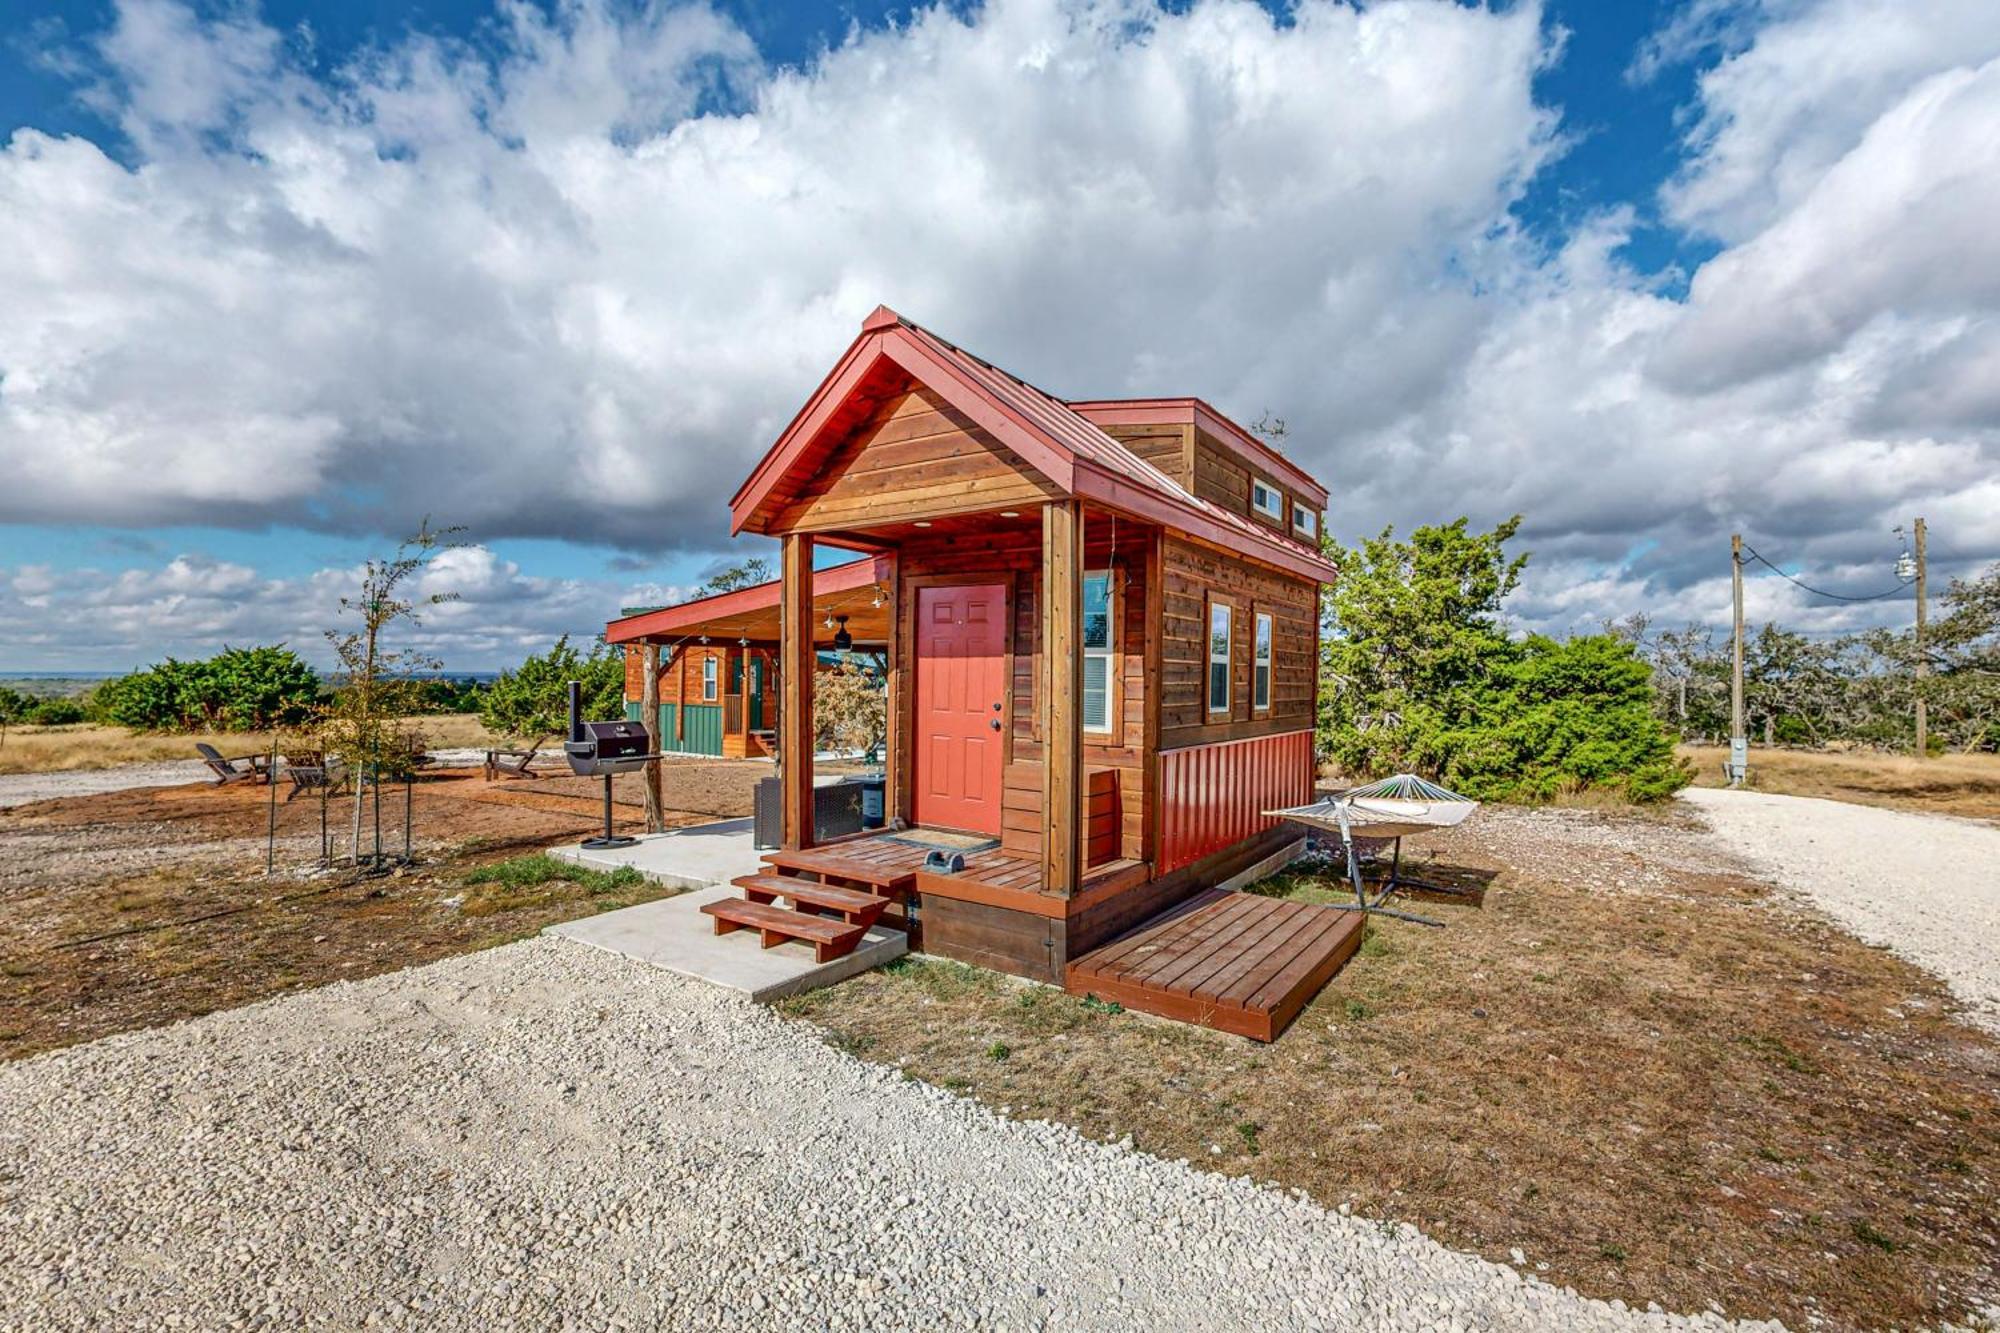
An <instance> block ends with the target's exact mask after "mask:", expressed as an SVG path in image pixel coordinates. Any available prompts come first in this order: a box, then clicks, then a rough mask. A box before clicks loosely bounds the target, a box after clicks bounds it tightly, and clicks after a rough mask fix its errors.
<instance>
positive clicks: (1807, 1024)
mask: <svg viewBox="0 0 2000 1333" xmlns="http://www.w3.org/2000/svg"><path fill="white" fill-rule="evenodd" d="M1425 846H1426V848H1427V850H1428V851H1430V852H1431V853H1432V854H1433V855H1434V857H1435V858H1436V859H1435V860H1434V861H1433V863H1432V864H1430V865H1428V866H1420V867H1419V870H1420V871H1421V872H1423V873H1427V874H1429V875H1430V876H1431V877H1434V878H1439V877H1442V878H1453V879H1457V880H1459V881H1460V882H1463V883H1468V884H1478V883H1480V882H1482V881H1486V880H1490V881H1491V882H1490V884H1489V885H1488V887H1487V888H1486V891H1485V894H1484V901H1483V904H1482V905H1480V906H1478V907H1467V906H1461V905H1456V904H1448V903H1435V904H1434V903H1424V904H1412V905H1413V906H1416V907H1417V910H1420V911H1426V912H1430V913H1432V914H1435V915H1438V916H1441V917H1443V918H1445V919H1446V920H1447V921H1448V922H1449V925H1448V926H1447V927H1446V928H1445V929H1443V930H1432V929H1428V928H1426V927H1423V926H1418V925H1412V924H1407V923H1403V922H1398V921H1392V920H1386V919H1380V918H1378V919H1376V920H1375V921H1373V922H1371V923H1370V928H1369V934H1368V936H1367V938H1366V940H1365V942H1364V944H1363V946H1362V949H1361V952H1360V954H1359V955H1358V956H1357V957H1356V958H1355V959H1354V961H1353V962H1352V963H1350V964H1349V965H1348V967H1347V968H1346V969H1345V970H1344V971H1343V972H1342V973H1341V975H1340V976H1338V977H1337V978H1335V980H1334V982H1333V984H1331V985H1330V986H1328V987H1327V989H1326V990H1325V991H1323V992H1322V993H1321V994H1320V996H1319V998H1318V999H1317V1000H1316V1001H1315V1002H1314V1003H1313V1004H1312V1005H1311V1006H1309V1007H1308V1008H1307V1009H1306V1011H1305V1012H1304V1014H1303V1015H1302V1016H1301V1017H1300V1019H1299V1021H1298V1022H1297V1023H1296V1024H1295V1025H1294V1026H1293V1027H1292V1029H1291V1030H1290V1031H1289V1032H1288V1033H1287V1034H1286V1035H1285V1036H1284V1037H1283V1038H1282V1039H1280V1040H1279V1041H1278V1042H1276V1043H1274V1044H1272V1045H1270V1046H1259V1045H1256V1044H1254V1043H1251V1042H1247V1041H1243V1040H1240V1039H1237V1038H1232V1037H1226V1036H1222V1035H1220V1034H1216V1033H1211V1032H1207V1031H1203V1030H1199V1029H1195V1028H1190V1027H1184V1026H1180V1025H1176V1024H1171V1023H1166V1022H1162V1021H1160V1020H1157V1019H1153V1018H1149V1017H1146V1016H1143V1015H1137V1014H1131V1013H1125V1012H1120V1011H1117V1010H1116V1008H1115V1006H1105V1005H1102V1004H1098V1003H1096V1002H1094V1001H1091V1000H1085V999H1077V998H1074V997H1071V996H1067V995H1064V994H1062V993H1060V992H1057V991H1054V990H1051V989H1049V988H1046V987H1036V986H1030V985H1026V984H1024V983H1016V982H1014V981H1012V980H1010V979H1007V978H1003V977H1000V976H997V975H996V974H993V973H988V972H983V971H980V970H977V969H973V968H967V967H962V966H959V965H957V964H950V963H943V962H934V961H922V960H909V961H906V962H904V963H902V964H901V965H899V966H896V967H892V968H889V969H885V970H883V971H880V972H876V973H871V974H868V975H866V976H863V977H860V978H857V979H856V980H854V981H851V982H848V983H846V984H844V985H842V986H839V987H835V988H833V989H831V990H826V991H819V992H815V993H813V994H810V995H807V996H803V997H800V998H798V999H795V1000H791V1001H788V1002H786V1004H785V1006H784V1007H785V1008H786V1010H787V1011H788V1012H790V1013H792V1014H794V1015H796V1016H800V1017H803V1018H807V1019H810V1020H812V1021H813V1022H815V1023H818V1024H820V1025H822V1026H823V1027H824V1028H825V1030H826V1032H827V1034H828V1038H829V1040H831V1041H833V1042H836V1043H837V1044H839V1045H841V1046H844V1047H845V1048H847V1049H849V1050H851V1051H854V1052H855V1053H857V1054H859V1055H862V1056H863V1057H864V1058H867V1059H871V1060H879V1061H883V1062H888V1063H896V1064H900V1065H902V1066H903V1067H904V1068H905V1069H907V1070H908V1071H909V1072H910V1073H911V1074H913V1075H915V1076H917V1077H920V1078H924V1079H926V1080H929V1081H931V1082H934V1083H938V1084H942V1085H944V1086H947V1087H951V1088H955V1089H958V1090H961V1091H963V1092H965V1093H967V1094H969V1095H973V1096H977V1097H978V1098H980V1099H981V1100H982V1101H985V1102H987V1103H989V1104H991V1105H993V1106H995V1107H998V1108H1004V1109H1005V1110H1006V1111H1007V1112H1008V1113H1010V1114H1013V1115H1016V1116H1022V1117H1031V1118H1042V1117H1046V1118H1050V1119H1056V1120H1061V1121H1064V1122H1067V1123H1070V1124H1073V1125H1076V1126H1077V1127H1079V1128H1080V1129H1083V1130H1085V1131H1087V1132H1089V1133H1092V1134H1096V1135H1100V1136H1105V1137H1110V1138H1119V1137H1123V1136H1125V1135H1130V1136H1131V1137H1132V1138H1133V1139H1134V1140H1135V1141H1136V1143H1137V1144H1138V1145H1139V1146H1140V1147H1141V1148H1144V1149H1146V1150H1148V1151H1151V1152H1154V1153H1158V1154H1161V1155H1164V1156H1167V1157H1185V1158H1188V1159H1190V1160H1193V1161H1196V1162H1199V1163H1204V1164H1206V1165H1208V1166H1210V1167H1212V1168H1214V1169H1217V1170H1222V1171H1228V1172H1236V1173H1243V1174H1247V1175H1252V1176H1255V1177H1257V1178H1259V1179H1268V1180H1275V1181H1279V1182H1281V1183H1283V1184H1285V1185H1287V1186H1297V1187H1301V1188H1304V1189H1306V1190H1307V1191H1309V1192H1310V1193H1311V1194H1312V1195H1313V1196H1314V1197H1315V1198H1317V1199H1318V1200H1319V1201H1320V1202H1322V1203H1324V1204H1326V1205H1328V1206H1337V1205H1343V1204H1346V1205H1351V1206H1352V1207H1353V1208H1354V1209H1356V1210H1357V1211H1359V1212H1362V1213H1364V1214H1367V1215H1370V1216H1379V1217H1390V1218H1395V1219H1398V1220H1406V1221H1410V1222H1413V1223H1416V1224H1417V1225H1419V1226H1421V1227H1423V1228H1424V1229H1425V1230H1426V1231H1427V1232H1428V1233H1430V1234H1431V1235H1433V1236H1436V1237H1437V1238H1439V1239H1440V1240H1443V1241H1445V1242H1447V1243H1450V1244H1453V1245H1457V1246H1461V1247H1464V1248H1468V1249H1473V1250H1477V1251H1479V1252H1480V1253H1482V1254H1484V1255H1486V1256H1487V1257H1489V1258H1493V1259H1496V1260H1500V1261H1503V1262H1507V1261H1510V1260H1511V1255H1510V1251H1512V1250H1515V1249H1518V1250H1520V1251H1521V1252H1522V1255H1523V1260H1524V1263H1523V1266H1524V1267H1525V1268H1527V1269H1528V1270H1530V1271H1534V1272H1537V1273H1539V1274H1540V1275H1542V1276H1544V1277H1546V1278H1548V1279H1550V1280H1551V1281H1554V1282H1557V1283H1561V1284H1567V1285H1573V1286H1575V1287H1577V1288H1579V1289H1580V1290H1583V1291H1586V1292H1589V1293H1590V1294H1593V1295H1598V1296H1604V1297H1622V1298H1623V1299H1625V1300H1626V1301H1628V1302H1635V1303H1637V1304H1639V1305H1640V1306H1643V1305H1644V1304H1645V1303H1646V1302H1647V1301H1649V1300H1657V1301H1659V1302H1660V1303H1662V1304H1663V1305H1665V1306H1667V1307H1668V1308H1669V1309H1676V1310H1701V1309H1703V1308H1705V1307H1706V1306H1707V1305H1708V1303H1709V1302H1711V1301H1713V1302H1715V1303H1717V1304H1719V1305H1721V1306H1723V1307H1724V1308H1725V1309H1727V1310H1728V1312H1729V1313H1731V1314H1735V1315H1744V1316H1765V1317H1770V1316H1776V1317H1780V1318H1783V1319H1785V1320H1787V1321H1789V1322H1791V1323H1792V1324H1793V1325H1794V1326H1796V1327H1807V1326H1809V1325H1810V1324H1811V1322H1812V1321H1813V1320H1815V1319H1817V1320H1820V1321H1823V1322H1824V1324H1826V1325H1829V1326H1834V1327H1851V1328H1866V1327H1882V1326H1909V1325H1912V1324H1918V1323H1934V1322H1936V1321H1938V1320H1940V1319H1943V1318H1964V1317H1965V1316H1966V1315H1967V1314H1968V1312H1969V1311H1970V1310H1972V1309H1973V1308H1974V1306H1975V1303H1976V1302H1978V1301H1980V1300H1992V1299H1995V1295H1996V1293H1995V1291H1994V1286H1993V1284H1994V1277H1993V1274H1994V1271H1995V1261H1996V1258H2000V1238H1996V1235H1995V1228H1996V1222H1995V1218H1996V1215H2000V1208H1996V1198H1995V1190H1994V1179H1995V1173H1996V1170H2000V1161H1996V1135H2000V1098H1996V1087H2000V1078H1996V1075H2000V1053H1996V1046H1995V1044H1994V1043H1993V1042H1992V1041H1990V1040H1988V1039H1987V1038H1985V1037H1984V1036H1982V1035H1980V1034H1978V1033H1975V1032H1973V1031H1972V1030H1970V1029H1968V1028H1965V1027H1963V1026H1961V1025H1959V1024H1957V1023H1955V1022H1953V1021H1952V1019H1951V1018H1950V1016H1949V1010H1950V1007H1951V1002H1950V1000H1949V998H1948V996H1947V995H1946V994H1945V993H1944V991H1943V989H1942V988H1941V987H1940V986H1939V985H1937V984H1936V983H1934V982H1933V981H1931V980H1930V979H1929V978H1928V977H1927V976H1926V975H1924V974H1922V973H1920V972H1918V971H1916V970H1915V969H1913V968H1911V967H1909V966H1907V965H1906V964H1903V963H1901V962H1899V961H1898V960H1896V959H1895V958H1894V957H1892V956H1891V955H1889V954H1887V953H1886V952H1883V951H1880V950H1874V949H1869V948H1867V947H1865V946H1863V945H1861V944H1860V943H1858V942H1857V941H1855V940H1854V939H1852V938H1851V937H1849V936H1848V935H1846V934H1844V933H1843V932H1841V931H1839V930H1837V929H1835V928H1833V927H1831V926H1829V925H1827V924H1824V923H1822V922H1820V921H1818V920H1816V919H1812V918H1808V917H1805V916H1803V915H1800V914H1799V913H1797V912H1795V911H1793V910H1792V909H1790V908H1787V907H1785V906H1784V905H1782V904H1781V903H1780V902H1779V901H1778V900H1776V899H1775V898H1774V897H1772V896H1770V895H1769V894H1768V893H1767V892H1766V890H1765V889H1764V888H1763V887H1762V886H1761V885H1760V884H1758V883H1755V882H1753V881H1750V880H1747V879H1744V878H1742V877H1740V876H1738V875H1737V874H1735V873H1733V871H1732V869H1731V868H1730V867H1728V866H1727V865H1725V864H1722V863H1719V862H1717V861H1716V860H1715V859H1714V856H1713V854H1712V853H1709V852H1707V851H1706V850H1705V849H1704V848H1703V847H1702V846H1701V845H1700V844H1698V843H1697V842H1696V841H1695V840H1694V839H1693V837H1692V836H1691V835H1690V833H1689V832H1688V831H1687V830H1686V829H1685V828H1683V827H1681V826H1679V825H1678V824H1677V817H1675V816H1673V815H1633V814H1608V813H1602V812H1593V811H1578V810H1565V811H1553V810H1543V811H1517V810H1507V809H1489V810H1486V811H1482V812H1481V813H1480V815H1478V816H1477V817H1476V818H1475V819H1474V821H1473V822H1472V823H1471V824H1470V825H1468V826H1467V827H1466V828H1463V829H1460V830H1457V831H1455V832H1453V833H1451V834H1447V835H1440V836H1436V837H1433V838H1430V839H1427V840H1425ZM1418 859H1419V860H1420V861H1421V859H1422V857H1421V855H1420V856H1419V857H1418ZM1265 889H1266V891H1270V892H1276V893H1280V894H1289V895H1296V896H1300V897H1305V898H1334V897H1337V896H1338V895H1337V890H1335V889H1334V888H1333V887H1332V886H1330V885H1328V884H1327V883H1325V882H1323V881H1320V880H1316V879H1314V878H1312V877H1299V876H1294V877H1287V878H1282V879H1280V880H1278V881H1274V882H1273V883H1271V884H1268V885H1266V886H1265Z"/></svg>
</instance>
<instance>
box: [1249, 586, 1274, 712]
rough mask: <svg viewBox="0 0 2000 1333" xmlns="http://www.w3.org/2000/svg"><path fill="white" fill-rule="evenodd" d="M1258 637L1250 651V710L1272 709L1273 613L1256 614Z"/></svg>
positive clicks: (1252, 643) (1253, 641)
mask: <svg viewBox="0 0 2000 1333" xmlns="http://www.w3.org/2000/svg"><path fill="white" fill-rule="evenodd" d="M1256 630H1257V633H1256V637H1255V638H1254V639H1253V640H1252V641H1251V653H1250V711H1252V712H1253V713H1268V712H1270V711H1271V613H1270V612H1268V611H1259V612H1258V613H1257V615H1256Z"/></svg>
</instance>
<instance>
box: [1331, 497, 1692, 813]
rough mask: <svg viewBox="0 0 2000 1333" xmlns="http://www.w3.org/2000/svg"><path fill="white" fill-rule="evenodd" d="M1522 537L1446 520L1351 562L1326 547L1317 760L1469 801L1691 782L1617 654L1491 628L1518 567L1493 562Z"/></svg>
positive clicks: (1644, 683) (1594, 642)
mask: <svg viewBox="0 0 2000 1333" xmlns="http://www.w3.org/2000/svg"><path fill="white" fill-rule="evenodd" d="M1519 524H1520V520H1519V519H1518V518H1516V519H1510V520H1508V521H1507V522H1505V523H1502V524H1500V525H1499V526H1498V527H1497V528H1495V529H1494V530H1493V531H1492V532H1489V533H1476V534H1475V533H1472V532H1469V531H1468V530H1467V526H1466V521H1465V520H1464V519H1459V520H1458V521H1457V522H1455V523H1451V524H1448V525H1445V526H1443V527H1422V528H1418V529H1416V530H1415V531H1414V532H1412V533H1411V534H1410V537H1409V540H1407V541H1398V540H1396V538H1395V535H1394V533H1393V531H1391V530H1389V529H1384V530H1383V532H1382V534H1381V535H1380V536H1379V537H1376V538H1372V539H1370V540H1368V541H1364V542H1363V543H1362V544H1361V545H1360V547H1359V548H1357V549H1356V550H1355V551H1352V552H1345V551H1341V550H1340V549H1339V548H1338V547H1337V546H1336V545H1334V544H1333V543H1329V547H1330V549H1331V553H1332V554H1333V555H1334V557H1335V558H1336V560H1337V561H1338V563H1339V564H1340V565H1341V578H1340V582H1339V583H1338V584H1336V585H1335V586H1334V588H1333V590H1332V592H1331V593H1330V595H1329V598H1328V609H1329V610H1330V611H1331V613H1332V617H1333V620H1334V622H1335V631H1334V633H1333V634H1332V635H1331V636H1329V637H1328V638H1327V640H1326V642H1325V644H1324V646H1323V648H1322V658H1321V670H1322V691H1321V700H1320V717H1319V740H1320V748H1321V750H1322V752H1323V753H1325V754H1327V755H1328V756H1329V757H1331V758H1332V759H1333V760H1334V761H1335V762H1337V763H1339V764H1340V765H1341V767H1343V768H1345V769H1347V770H1348V771H1349V772H1355V773H1375V774H1383V773H1391V772H1398V771H1410V772H1416V773H1420V774H1423V775H1425V776H1427V777H1431V778H1434V779H1436V780H1437V781H1439V782H1442V783H1444V784H1446V785H1447V786H1450V787H1454V788H1456V789H1458V790H1459V791H1462V792H1464V793H1465V794H1466V795H1467V796H1472V797H1476V798H1478V799H1480V800H1499V801H1545V800H1549V799H1550V798H1552V797H1555V796H1559V795H1563V794H1565V793H1569V792H1576V791H1583V790H1603V791H1610V792H1615V793H1617V794H1619V795H1621V796H1624V797H1625V798H1627V799H1629V800H1634V801H1650V800H1657V799H1659V798H1661V797H1664V796H1667V795H1669V794H1671V793H1672V792H1674V791H1675V790H1677V789H1678V788H1680V787H1682V786H1684V785H1685V784H1686V783H1687V781H1688V779H1689V776H1690V775H1689V774H1688V773H1687V771H1686V770H1685V768H1684V767H1683V766H1682V765H1681V764H1680V763H1678V761H1676V759H1675V758H1674V754H1673V743H1672V739H1671V737H1670V735H1669V733H1668V731H1667V728H1666V727H1665V726H1664V725H1662V723H1661V722H1660V720H1659V718H1658V716H1657V714H1656V713H1655V711H1654V706H1653V684H1652V672H1651V669H1650V668H1649V667H1648V666H1647V665H1646V664H1645V663H1644V662H1643V661H1641V660H1640V659H1639V657H1638V654H1637V652H1636V651H1635V649H1634V647H1633V645H1632V644H1631V643H1630V642H1629V641H1627V640H1625V639H1621V638H1619V637H1616V636H1614V635H1610V634H1593V635H1584V636H1579V637H1577V638H1572V639H1568V640H1562V641H1558V640H1555V639H1550V638H1546V637H1544V636H1541V635H1532V636H1529V637H1528V638H1526V639H1523V640H1519V641H1516V640H1512V639H1509V638H1508V637H1507V635H1506V633H1505V632H1504V630H1503V629H1502V626H1501V623H1500V619H1499V611H1500V605H1501V602H1502V601H1503V600H1504V599H1505V598H1506V596H1507V595H1508V593H1510V592H1512V591H1513V589H1514V587H1515V585H1516V583H1517V582H1518V581H1519V579H1520V574H1521V569H1522V568H1523V566H1524V565H1525V564H1526V563H1527V557H1526V556H1517V557H1513V558H1509V557H1508V555H1507V553H1506V549H1505V548H1506V543H1507V541H1508V539H1509V538H1511V537H1512V536H1513V535H1514V532H1515V530H1516V529H1517V528H1518V526H1519Z"/></svg>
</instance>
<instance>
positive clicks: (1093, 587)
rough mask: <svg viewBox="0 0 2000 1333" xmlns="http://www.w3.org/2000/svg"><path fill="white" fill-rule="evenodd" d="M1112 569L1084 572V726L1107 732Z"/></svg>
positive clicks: (1112, 639) (1113, 648) (1111, 669)
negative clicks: (1090, 572) (1091, 572)
mask: <svg viewBox="0 0 2000 1333" xmlns="http://www.w3.org/2000/svg"><path fill="white" fill-rule="evenodd" d="M1111 618H1112V597H1111V571H1110V570H1108V569H1106V570H1099V571H1098V572H1096V573H1094V574H1085V575H1084V576H1083V729H1084V730H1085V731H1097V732H1109V731H1110V730H1111V729H1112V728H1111V680H1112V676H1113V674H1114V672H1115V671H1116V662H1115V661H1114V658H1113V654H1114V652H1115V651H1116V648H1117V644H1116V636H1115V634H1114V632H1113V626H1112V623H1111Z"/></svg>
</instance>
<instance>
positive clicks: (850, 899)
mask: <svg viewBox="0 0 2000 1333" xmlns="http://www.w3.org/2000/svg"><path fill="white" fill-rule="evenodd" d="M729 882H730V883H732V884H734V885H735V886H736V887H737V888H739V889H741V890H743V896H744V898H746V899H747V900H749V901H750V902H753V903H770V902H774V901H776V900H777V899H779V898H785V899H789V900H790V901H791V904H792V906H793V907H794V908H796V909H799V910H804V909H805V908H808V907H812V908H818V909H820V910H821V911H823V912H826V913H829V914H831V915H833V916H837V917H839V918H840V919H841V920H842V921H845V922H846V923H847V924H848V925H850V926H860V927H862V928H863V929H864V930H865V929H866V928H867V927H869V926H872V925H874V924H875V923H876V922H877V921H879V920H880V919H881V917H882V912H883V909H885V908H887V907H888V906H889V900H888V899H887V898H884V897H882V896H880V895H879V894H874V893H863V892H862V891H861V890H859V889H842V888H836V887H835V886H834V885H831V884H821V883H819V882H817V881H815V880H810V879H799V878H797V877H795V876H792V875H773V874H762V875H738V876H737V877H736V878H735V879H733V880H731V881H729Z"/></svg>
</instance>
